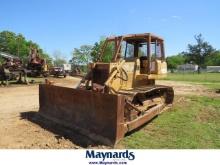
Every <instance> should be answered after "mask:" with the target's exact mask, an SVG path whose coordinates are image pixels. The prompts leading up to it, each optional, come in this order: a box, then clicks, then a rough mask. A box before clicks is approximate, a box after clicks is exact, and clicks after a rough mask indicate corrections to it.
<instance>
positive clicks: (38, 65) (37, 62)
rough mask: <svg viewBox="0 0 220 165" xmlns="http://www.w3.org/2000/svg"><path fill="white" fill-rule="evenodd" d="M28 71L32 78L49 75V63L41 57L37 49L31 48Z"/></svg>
mask: <svg viewBox="0 0 220 165" xmlns="http://www.w3.org/2000/svg"><path fill="white" fill-rule="evenodd" d="M27 70H28V76H30V77H39V76H44V77H47V76H48V75H49V70H48V66H47V62H46V60H45V59H43V58H41V57H40V54H39V52H38V50H37V49H36V48H30V53H29V59H28V64H27Z"/></svg>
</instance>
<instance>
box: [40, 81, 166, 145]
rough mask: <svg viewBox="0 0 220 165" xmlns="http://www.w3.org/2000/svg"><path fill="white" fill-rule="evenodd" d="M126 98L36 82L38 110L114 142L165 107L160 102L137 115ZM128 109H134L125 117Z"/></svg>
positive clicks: (91, 134) (61, 121) (79, 130)
mask: <svg viewBox="0 0 220 165" xmlns="http://www.w3.org/2000/svg"><path fill="white" fill-rule="evenodd" d="M126 98H127V97H126V96H125V95H122V94H114V95H113V94H105V93H100V92H94V91H89V90H83V89H73V88H67V87H59V86H54V85H47V84H40V85H39V102H40V110H39V112H40V114H41V115H42V116H43V117H45V118H47V119H49V120H52V121H54V122H56V123H59V124H61V125H64V126H66V127H69V128H72V129H73V130H74V131H78V132H79V133H80V134H83V135H85V136H87V137H89V138H91V139H93V140H94V141H96V142H99V143H102V144H106V145H110V146H114V145H115V144H116V143H117V142H119V141H120V140H121V139H122V138H123V137H124V136H125V134H126V133H127V132H130V131H132V130H134V129H136V128H138V127H140V126H141V125H143V124H145V123H147V122H148V121H150V120H151V119H152V118H154V117H155V116H157V115H158V114H160V113H161V112H162V111H163V109H164V108H165V107H166V104H163V103H161V104H158V105H157V106H154V107H152V108H150V109H149V110H147V111H145V112H144V113H140V114H139V115H137V113H139V112H137V113H136V111H139V109H138V107H135V106H134V105H132V104H128V102H127V101H128V100H127V99H126ZM128 109H131V110H132V111H131V113H133V112H135V115H136V117H135V118H133V119H129V120H128V117H127V116H126V111H127V110H128ZM131 115H132V114H131Z"/></svg>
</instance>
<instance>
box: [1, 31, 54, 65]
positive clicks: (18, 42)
mask: <svg viewBox="0 0 220 165" xmlns="http://www.w3.org/2000/svg"><path fill="white" fill-rule="evenodd" d="M30 47H33V48H37V49H38V50H39V53H40V55H41V56H42V58H45V59H46V60H47V61H48V62H49V63H50V62H51V58H50V56H49V55H48V54H46V53H45V52H43V50H42V49H41V48H40V46H39V45H38V44H37V43H34V42H33V41H28V40H26V39H25V37H24V36H23V35H22V34H15V33H14V32H10V31H1V32H0V51H2V52H6V53H10V54H12V55H14V56H17V57H19V58H21V60H22V61H23V62H24V63H27V61H28V55H29V50H30Z"/></svg>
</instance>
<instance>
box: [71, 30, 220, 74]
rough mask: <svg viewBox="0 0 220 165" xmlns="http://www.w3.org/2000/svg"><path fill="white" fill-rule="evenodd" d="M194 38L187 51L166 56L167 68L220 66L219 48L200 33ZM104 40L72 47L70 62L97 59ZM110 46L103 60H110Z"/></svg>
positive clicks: (111, 46) (82, 62)
mask: <svg viewBox="0 0 220 165" xmlns="http://www.w3.org/2000/svg"><path fill="white" fill-rule="evenodd" d="M194 38H195V40H196V43H195V44H188V46H187V51H185V52H181V53H179V54H177V55H173V56H168V57H167V58H166V61H167V65H168V69H170V70H175V69H177V66H178V65H181V64H186V63H190V64H197V65H198V66H199V71H200V69H201V68H205V67H206V66H208V65H211V66H220V50H216V49H215V48H213V46H212V45H210V44H209V43H208V42H207V41H205V40H204V38H203V37H202V34H199V35H195V36H194ZM104 40H105V38H104V37H102V38H101V39H100V41H99V42H96V43H95V44H94V45H82V46H81V47H80V48H74V51H73V54H72V55H73V58H72V60H71V62H72V63H73V64H76V65H84V64H87V63H88V62H91V61H97V60H98V52H99V49H100V48H101V47H102V45H103V43H104ZM112 48H113V45H109V46H108V47H107V49H106V52H105V56H104V59H103V62H109V61H110V60H111V57H112Z"/></svg>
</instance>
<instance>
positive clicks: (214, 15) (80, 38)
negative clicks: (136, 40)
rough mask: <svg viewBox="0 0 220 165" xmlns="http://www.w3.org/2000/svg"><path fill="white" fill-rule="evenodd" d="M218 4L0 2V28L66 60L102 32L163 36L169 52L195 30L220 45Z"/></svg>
mask: <svg viewBox="0 0 220 165" xmlns="http://www.w3.org/2000/svg"><path fill="white" fill-rule="evenodd" d="M219 6H220V1H219V0H209V1H208V0H206V1H205V0H182V1H177V0H156V1H154V0H153V1H152V0H151V1H147V0H108V1H107V0H78V1H77V0H75V1H74V0H18V1H15V0H0V31H3V30H9V31H13V32H15V33H21V34H23V35H24V36H25V37H26V39H28V40H32V41H34V42H37V43H38V44H39V45H40V47H41V48H43V49H44V51H45V52H47V53H49V54H50V55H53V54H54V52H56V51H60V52H61V53H62V56H63V57H65V58H66V59H67V60H69V59H70V58H71V52H72V51H73V49H74V48H79V47H80V46H81V45H84V44H89V45H93V44H94V43H95V42H96V41H99V40H100V38H101V37H102V36H109V35H123V34H133V33H145V32H151V33H154V34H157V35H159V36H161V37H163V38H164V40H165V49H166V55H167V56H170V55H175V54H177V53H179V52H182V51H185V50H187V44H189V43H195V40H194V35H196V34H199V33H201V34H202V35H203V37H204V39H205V40H206V41H208V42H209V43H210V44H212V45H213V46H214V47H215V48H217V49H220V10H219Z"/></svg>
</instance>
